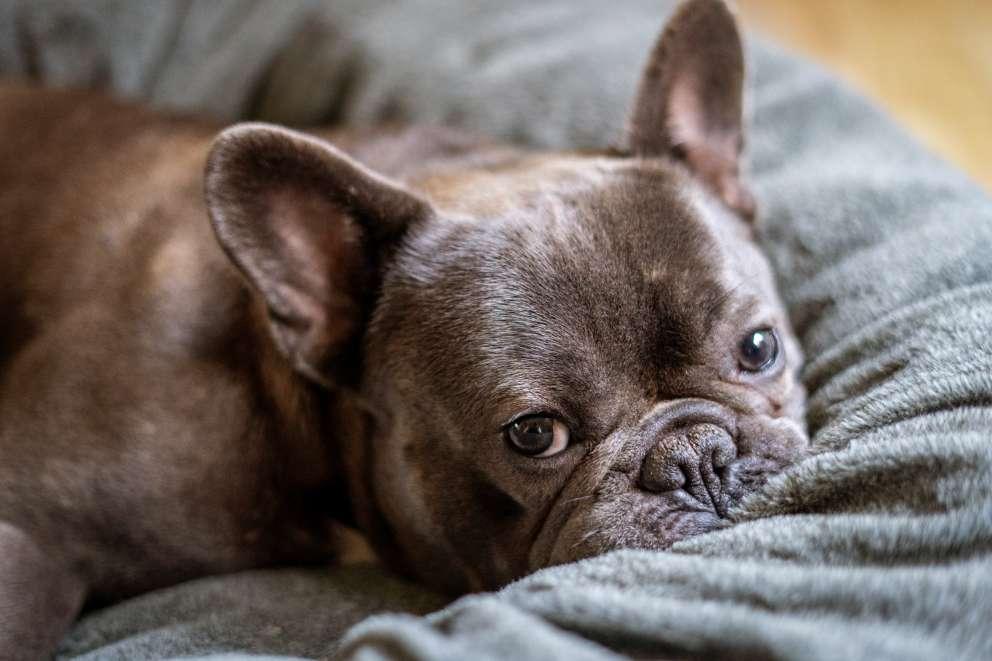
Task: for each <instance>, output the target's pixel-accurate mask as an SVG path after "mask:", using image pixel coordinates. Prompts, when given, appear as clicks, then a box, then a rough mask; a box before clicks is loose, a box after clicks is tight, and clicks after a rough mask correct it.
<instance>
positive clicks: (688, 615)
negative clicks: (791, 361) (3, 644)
mask: <svg viewBox="0 0 992 661" xmlns="http://www.w3.org/2000/svg"><path fill="white" fill-rule="evenodd" d="M28 4H30V5H31V8H30V9H25V7H26V6H27V5H28ZM17 5H20V6H21V11H22V12H23V13H22V15H21V16H20V17H19V18H17V20H13V19H11V18H10V17H12V16H13V13H14V10H15V8H16V6H17ZM670 6H671V3H667V2H662V1H660V0H624V1H622V2H614V3H603V2H601V0H550V1H542V2H532V1H529V0H501V1H500V2H495V1H494V2H488V3H487V2H482V1H481V0H472V1H469V0H404V1H403V2H390V1H388V0H361V1H358V0H336V1H334V2H327V3H324V4H322V5H320V6H319V7H317V6H316V5H314V4H312V3H299V4H288V3H283V2H271V3H260V2H243V1H239V0H233V1H232V2H226V3H216V2H183V3H174V4H169V5H166V6H165V7H164V8H163V5H162V3H158V2H156V1H155V0H148V1H144V0H143V1H132V2H122V3H114V2H107V1H105V2H99V3H96V2H87V3H85V4H84V3H73V4H72V5H67V4H65V3H56V4H52V3H49V2H39V0H30V3H29V2H27V0H25V2H21V3H18V2H14V3H8V4H6V5H2V6H0V70H6V71H8V72H10V71H21V72H29V73H30V72H33V73H34V74H35V75H37V76H40V77H43V78H47V79H50V80H62V78H59V76H56V75H54V74H53V73H52V72H59V71H64V70H66V69H67V68H69V69H71V66H77V67H78V68H79V69H80V70H81V71H82V73H80V71H76V73H74V74H73V75H74V76H76V78H75V79H72V80H77V81H78V80H82V81H84V82H90V81H91V79H89V78H87V76H86V75H84V74H86V73H87V71H86V70H85V68H86V66H98V65H99V66H102V67H103V69H104V71H105V72H109V73H104V74H103V77H102V78H97V79H95V80H96V81H97V82H105V83H108V84H110V85H111V86H112V87H114V88H115V89H117V90H119V91H121V92H123V93H126V94H129V95H131V96H136V97H138V98H145V99H150V100H152V101H153V102H156V103H159V104H160V105H171V106H173V107H182V108H186V109H191V110H196V111H202V112H209V113H213V114H214V115H215V116H218V117H225V118H231V117H235V116H249V115H250V116H254V117H262V118H267V119H274V120H279V121H289V122H312V121H320V120H333V121H343V122H346V123H352V124H368V123H373V122H376V121H380V120H383V119H391V120H403V121H405V120H413V121H426V122H434V123H448V124H454V125H458V126H463V127H468V128H471V129H474V130H478V131H482V132H487V133H491V134H494V135H497V136H500V137H503V138H506V139H510V140H516V141H523V142H527V143H531V144H535V145H541V146H552V147H562V146H599V145H603V144H604V143H607V142H610V141H614V140H616V139H617V138H618V137H619V135H620V130H619V129H620V127H621V126H622V123H623V119H624V114H625V110H626V105H627V103H628V101H629V99H630V96H631V94H632V92H633V88H634V84H635V82H636V79H637V76H638V74H639V71H640V68H641V66H642V63H643V59H644V57H645V55H646V53H647V50H648V48H649V45H650V44H651V42H652V41H653V39H654V37H655V35H656V34H657V31H658V28H659V26H660V24H661V20H662V18H663V16H664V13H665V10H666V8H668V7H670ZM211 8H212V9H211ZM46 12H47V13H46ZM142 12H145V14H142ZM77 14H78V15H85V16H86V17H88V18H86V20H85V21H83V23H84V24H86V25H92V26H97V27H92V28H88V29H91V31H92V32H93V33H94V34H99V35H104V37H105V39H104V41H103V42H101V41H100V40H99V39H90V40H89V41H87V37H86V30H81V29H75V28H73V29H70V28H67V27H66V26H70V27H71V26H72V25H73V19H71V18H68V19H67V18H65V16H72V15H77ZM24 15H28V16H27V18H24ZM53 16H62V17H63V21H62V22H61V23H60V22H59V21H58V20H55V19H53V18H52V17H53ZM141 16H145V17H146V18H145V19H142V18H141ZM127 17H131V18H127ZM134 17H138V18H134ZM8 19H9V20H8ZM46 21H47V22H46ZM87 21H88V23H87ZM125 24H126V25H131V26H136V27H134V28H133V31H132V32H127V31H125V32H123V33H122V32H118V31H117V28H118V27H119V26H121V25H125ZM39 25H40V26H42V27H44V26H46V25H47V26H53V25H54V26H59V25H61V26H62V28H61V29H63V30H66V31H67V32H68V33H69V34H70V35H71V36H73V38H74V39H75V41H73V40H72V39H68V40H67V39H58V40H50V41H49V42H46V41H45V38H46V35H47V34H55V35H58V34H59V31H58V29H55V28H51V32H49V33H46V32H45V31H44V30H42V29H40V28H38V27H37V26H39ZM108 25H109V26H111V27H107V26H108ZM163 34H164V36H163ZM138 36H140V39H138V38H137V37H138ZM240 36H244V38H243V39H239V37H240ZM137 42H141V43H137ZM25 44H29V45H32V46H31V47H32V48H33V49H34V51H33V52H34V53H35V55H34V56H31V57H25V56H24V55H23V51H24V45H25ZM750 46H751V52H750V62H751V79H750V80H751V83H750V93H749V99H750V132H749V137H750V141H749V159H750V175H751V180H752V182H753V184H754V188H755V191H756V193H757V196H758V199H759V201H760V203H761V208H762V213H761V219H760V221H759V230H760V236H761V241H762V243H763V244H764V246H765V247H766V248H767V250H768V252H769V254H770V255H771V257H772V260H773V263H774V264H775V266H776V268H777V272H778V274H779V279H780V284H781V288H782V292H783V294H784V297H785V299H786V301H787V303H788V306H789V309H790V313H791V315H792V317H793V319H794V322H795V324H796V327H797V330H798V332H799V334H800V337H801V340H802V343H803V346H804V349H805V352H806V355H807V360H808V363H807V366H806V369H805V371H804V381H805V383H806V384H807V386H808V388H809V391H810V399H809V414H808V420H809V425H810V431H811V432H812V434H813V442H814V445H815V448H816V451H817V453H816V455H815V456H813V457H811V458H810V459H808V460H807V461H805V462H803V463H801V464H800V465H798V466H796V467H795V468H794V469H792V470H790V471H788V472H787V473H785V474H783V475H781V476H780V477H778V478H777V479H775V480H773V481H772V482H771V483H770V484H769V485H768V487H767V488H766V489H765V490H764V491H763V492H762V493H760V494H759V495H758V496H756V497H755V498H753V499H752V500H750V501H749V502H748V503H746V504H745V506H743V507H742V508H741V509H740V510H739V511H738V512H737V513H736V515H735V516H736V518H737V519H738V520H739V523H738V524H737V525H735V526H733V527H732V528H730V529H727V530H725V531H721V532H718V533H712V534H708V535H704V536H701V537H698V538H695V539H691V540H688V541H685V542H683V543H681V544H679V545H677V546H676V547H675V548H673V549H672V550H671V551H669V552H665V553H656V552H639V551H623V552H617V553H613V554H609V555H606V556H603V557H600V558H595V559H591V560H588V561H585V562H580V563H576V564H574V565H569V566H563V567H557V568H552V569H548V570H545V571H543V572H539V573H538V574H536V575H534V576H531V577H529V578H526V579H523V580H521V581H520V582H518V583H516V584H514V585H511V586H509V587H507V588H505V589H504V590H502V591H501V592H498V593H495V594H489V595H476V596H470V597H466V598H464V599H462V600H459V601H457V602H455V603H454V604H452V605H450V606H448V607H447V608H446V609H444V610H441V611H440V612H437V613H435V614H433V615H430V616H428V617H426V618H425V617H418V616H414V615H411V614H408V613H407V614H399V615H380V616H376V617H374V618H372V619H369V620H367V621H365V622H363V623H361V624H359V625H357V626H356V627H354V628H352V629H351V630H350V631H349V632H348V633H347V634H346V635H345V637H344V639H343V642H342V643H341V647H340V648H338V653H339V654H340V655H341V656H342V657H343V658H354V659H362V660H368V659H380V658H394V657H395V658H405V659H410V658H416V659H428V658H429V659H464V658H473V659H486V658H493V659H495V658H516V659H528V658H534V659H556V658H561V659H609V658H616V656H617V655H633V656H643V657H672V658H683V657H690V658H728V659H736V658H742V657H746V658H761V659H763V658H776V659H793V658H794V659H816V658H824V659H827V658H831V659H833V658H846V659H887V658H892V659H932V658H956V659H982V658H992V627H990V625H989V623H990V622H992V201H990V200H989V198H988V197H987V196H986V195H985V194H984V193H983V192H982V191H981V190H980V189H979V188H978V187H977V186H976V185H974V184H973V183H972V182H970V181H969V180H968V179H966V178H965V177H964V176H963V175H961V174H959V173H958V172H957V171H956V170H954V169H953V168H951V167H949V166H947V165H946V164H944V163H942V162H941V161H940V160H939V159H937V158H935V157H933V156H931V155H929V154H928V153H927V152H926V151H925V150H923V149H922V148H921V147H919V146H918V145H917V144H916V143H915V142H914V141H913V140H912V139H910V138H909V137H907V136H906V135H905V134H904V133H903V132H902V131H901V130H900V129H899V128H897V127H896V126H894V125H893V123H892V122H891V121H889V120H888V119H886V118H885V117H884V116H883V115H882V114H880V113H879V112H878V111H877V110H876V109H875V108H874V107H872V106H871V104H869V103H867V102H865V101H864V100H862V99H861V98H860V97H858V96H857V95H855V94H853V93H851V92H850V91H849V90H847V89H845V88H844V86H843V85H841V84H839V83H838V82H836V81H835V80H834V79H832V78H831V77H830V76H828V75H826V74H824V73H823V72H822V71H820V70H818V69H817V68H816V67H814V66H812V65H809V64H806V63H802V62H799V61H797V60H796V59H795V58H793V57H791V56H789V55H786V54H783V53H782V52H780V51H779V50H777V49H776V48H774V47H772V46H770V45H768V44H766V43H764V42H762V41H758V40H751V41H750ZM60 48H61V49H63V50H62V51H60V50H59V49H60ZM71 48H75V49H77V51H76V52H77V55H75V64H74V65H73V64H71V62H70V61H71V60H72V59H73V57H72V52H74V51H71ZM67 49H70V50H67ZM38 53H44V56H43V57H39V56H38ZM65 53H69V55H66V54H65ZM78 53H88V54H89V55H87V56H86V57H89V58H90V59H89V60H85V61H84V59H83V57H82V56H81V55H78ZM139 56H140V57H145V58H146V59H145V60H140V61H139V59H136V58H139ZM60 58H62V59H60ZM62 60H65V61H62ZM32 62H33V64H32ZM39 62H45V63H47V64H45V66H44V67H43V66H41V64H39ZM59 62H61V64H59ZM87 62H90V63H91V64H89V65H87V64H86V63H87ZM142 62H151V64H141V63H142ZM92 63H96V64H92ZM101 63H102V64H101ZM46 67H47V68H46ZM211 80H212V81H218V84H217V86H216V88H212V87H211V83H210V82H209V81H211ZM135 81H137V82H135ZM195 81H202V82H200V83H198V84H194V82H195ZM221 83H222V84H221ZM166 102H168V104H166ZM352 571H354V570H339V571H337V572H334V573H331V574H327V573H320V572H318V573H311V574H305V573H300V572H295V571H290V572H286V573H282V574H279V573H271V574H262V575H245V576H235V577H230V578H215V579H208V580H206V581H200V582H196V583H193V584H190V585H186V586H179V587H177V588H173V589H171V590H167V591H164V592H162V593H157V594H152V595H147V596H145V597H142V598H139V599H136V600H134V601H132V602H129V603H126V604H122V605H119V606H116V607H114V608H111V609H108V610H106V611H103V612H97V613H93V614H91V615H90V616H88V618H87V619H85V620H84V621H83V622H82V623H81V624H80V625H79V627H77V629H76V630H75V631H74V632H73V634H72V635H71V636H70V638H69V639H68V640H67V641H66V644H65V646H64V647H63V652H62V653H63V655H64V656H65V657H72V656H75V655H78V654H84V653H86V654H89V655H90V658H129V659H137V658H155V657H168V656H174V655H190V654H207V653H211V652H236V651H241V652H244V653H255V654H262V653H265V654H289V655H297V656H307V657H318V656H321V655H325V654H328V653H330V651H331V650H332V649H334V646H335V641H336V639H337V636H338V634H339V633H340V632H341V631H342V630H343V629H344V628H345V627H346V626H347V625H348V624H350V623H351V622H353V621H355V620H357V619H358V618H359V616H360V614H361V613H372V612H376V611H378V610H382V609H384V608H385V609H390V610H397V611H409V610H413V611H415V612H417V611H418V606H419V607H423V606H426V605H427V604H428V603H429V599H430V598H429V597H427V596H425V595H422V594H418V593H416V592H415V591H413V592H409V593H407V592H406V588H401V587H399V585H397V584H395V583H390V582H389V581H388V580H387V579H386V578H384V577H383V576H382V575H380V574H378V573H375V572H371V570H363V571H364V572H365V573H358V574H353V573H351V572H352ZM260 576H261V578H260ZM258 581H261V582H262V584H264V586H265V587H264V589H260V588H259V585H260V584H259V583H258ZM383 582H385V583H386V584H388V585H390V586H391V587H390V588H389V589H388V590H391V592H389V596H383V595H384V594H386V593H385V592H383V590H384V588H383V585H384V583H383ZM357 586H361V589H356V588H357ZM409 589H410V590H413V588H409ZM411 600H412V601H411ZM420 610H422V609H420ZM267 626H272V627H278V628H279V633H278V634H277V635H272V636H267V635H266V634H265V632H266V630H267V629H266V628H265V627H267ZM269 631H275V629H269Z"/></svg>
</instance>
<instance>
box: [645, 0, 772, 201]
mask: <svg viewBox="0 0 992 661" xmlns="http://www.w3.org/2000/svg"><path fill="white" fill-rule="evenodd" d="M743 85H744V51H743V47H742V45H741V36H740V32H739V31H738V29H737V21H736V20H735V18H734V16H733V14H732V13H731V11H730V9H729V8H728V7H727V5H726V3H724V2H723V1H722V0H688V1H687V2H685V3H683V4H682V5H681V6H680V7H679V8H678V9H677V10H676V12H675V14H674V15H673V16H672V18H671V19H670V20H669V22H668V24H667V25H666V27H665V30H664V31H663V32H662V34H661V37H659V39H658V41H657V43H656V44H655V47H654V50H653V51H652V52H651V56H650V58H649V60H648V63H647V67H646V68H645V70H644V74H643V75H642V77H641V82H640V86H639V88H638V92H637V97H636V100H635V102H634V106H633V109H632V112H631V115H630V122H629V127H628V133H627V146H628V149H629V150H630V151H631V152H632V153H634V154H636V155H641V156H666V155H667V156H673V157H675V158H677V159H679V160H681V161H682V162H684V163H685V164H686V165H687V166H688V167H689V169H690V170H691V171H692V172H693V173H694V174H695V175H696V177H698V178H699V179H700V180H701V181H702V182H703V183H704V184H705V185H706V186H707V187H708V188H709V189H710V190H711V191H712V192H713V193H714V194H715V195H717V196H718V197H719V198H720V199H721V200H723V202H724V203H725V204H726V205H727V206H728V207H730V208H731V209H733V210H735V211H736V212H737V213H739V214H740V215H741V216H743V217H744V218H748V219H750V218H752V217H753V216H754V198H753V197H752V196H751V193H750V192H749V191H748V190H747V188H746V187H745V185H744V184H743V182H742V181H741V179H740V174H739V160H740V153H741V148H742V145H743V129H742V124H743V108H742V98H743Z"/></svg>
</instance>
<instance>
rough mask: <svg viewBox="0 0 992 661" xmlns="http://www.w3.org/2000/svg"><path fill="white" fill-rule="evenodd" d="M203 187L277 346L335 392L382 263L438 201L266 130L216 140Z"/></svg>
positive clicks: (245, 129) (292, 136)
mask: <svg viewBox="0 0 992 661" xmlns="http://www.w3.org/2000/svg"><path fill="white" fill-rule="evenodd" d="M205 189H206V199H207V208H208V210H209V212H210V218H211V220H212V222H213V227H214V231H215V233H216V235H217V239H218V241H219V242H220V245H221V246H222V247H223V248H224V251H225V252H226V253H227V255H228V257H229V258H230V259H231V261H232V262H234V264H235V265H236V266H237V267H238V268H239V269H240V270H241V272H242V273H243V274H244V275H245V276H246V278H247V279H248V281H249V283H250V284H251V285H252V286H253V287H254V289H255V290H256V291H257V292H258V294H260V295H261V297H262V298H263V299H264V300H265V303H266V306H267V309H268V313H269V325H270V330H271V332H272V337H273V338H274V340H275V343H276V345H277V346H278V348H279V349H280V351H282V353H283V354H285V355H286V356H287V357H288V358H289V359H290V361H291V362H292V364H293V366H294V367H295V368H296V369H297V371H299V372H300V373H301V374H303V375H304V376H306V377H308V378H310V379H311V380H313V381H315V382H317V383H321V384H323V385H329V384H330V383H332V382H333V381H334V375H335V368H336V366H337V365H336V362H337V359H338V358H340V357H341V356H342V354H343V353H346V352H348V351H350V350H351V349H352V348H353V347H355V346H356V345H357V342H358V341H360V335H361V333H362V331H363V329H364V326H365V322H366V320H367V318H368V314H369V313H370V310H371V306H372V304H373V297H374V295H375V293H376V291H377V290H378V286H379V279H380V277H381V266H382V264H381V262H382V259H383V256H384V255H385V254H386V253H387V252H388V249H389V248H390V247H391V246H393V245H395V244H396V243H397V242H398V241H399V240H400V238H401V237H402V236H403V235H404V233H405V232H406V230H407V228H408V227H409V226H410V225H411V224H412V223H416V222H418V221H419V220H422V219H424V218H426V217H427V216H429V215H430V214H431V213H432V210H431V207H430V205H429V204H428V203H427V202H426V201H425V200H423V199H422V198H420V197H418V196H417V195H415V194H414V193H412V192H410V191H408V190H406V189H404V188H403V187H402V186H400V185H399V184H397V183H394V182H391V181H389V180H387V179H386V178H384V177H382V176H380V175H378V174H376V173H374V172H372V171H370V170H368V169H367V168H365V167H364V166H362V165H360V164H359V163H357V162H356V161H355V160H353V159H352V158H350V157H349V156H347V155H346V154H344V153H343V152H341V151H339V150H338V149H336V148H335V147H333V146H332V145H330V144H329V143H326V142H323V141H321V140H318V139H316V138H312V137H310V136H307V135H304V134H302V133H297V132H295V131H290V130H288V129H284V128H280V127H277V126H271V125H266V124H241V125H238V126H234V127H232V128H230V129H227V130H226V131H224V132H223V133H221V134H220V136H218V137H217V139H216V140H215V141H214V145H213V148H212V149H211V152H210V157H209V159H208V161H207V171H206V181H205Z"/></svg>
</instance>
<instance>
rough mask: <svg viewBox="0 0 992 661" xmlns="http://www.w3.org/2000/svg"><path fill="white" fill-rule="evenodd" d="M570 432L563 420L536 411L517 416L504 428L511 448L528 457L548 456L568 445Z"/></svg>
mask: <svg viewBox="0 0 992 661" xmlns="http://www.w3.org/2000/svg"><path fill="white" fill-rule="evenodd" d="M569 436H570V433H569V430H568V427H567V426H566V425H565V423H564V422H562V421H561V420H559V419H558V418H555V417H553V416H550V415H546V414H543V413H538V414H535V415H525V416H523V417H521V418H517V419H516V420H514V421H513V422H511V423H510V424H509V426H507V428H506V439H507V441H509V443H510V445H511V446H513V449H514V450H516V451H517V452H519V453H520V454H525V455H527V456H528V457H550V456H552V455H556V454H558V453H559V452H561V451H562V450H564V449H565V448H567V447H568V439H569Z"/></svg>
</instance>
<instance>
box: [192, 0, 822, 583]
mask: <svg viewBox="0 0 992 661" xmlns="http://www.w3.org/2000/svg"><path fill="white" fill-rule="evenodd" d="M742 78H743V55H742V52H741V43H740V38H739V35H738V32H737V29H736V26H735V22H734V20H733V17H732V16H731V15H730V13H729V12H728V10H727V8H726V7H725V5H724V4H723V3H722V2H719V1H717V0H693V1H691V2H688V3H686V4H684V5H683V6H682V7H681V9H680V10H679V11H678V12H677V13H676V15H675V16H674V18H673V19H672V20H671V22H670V23H669V26H668V27H667V29H666V30H665V32H664V34H663V35H662V38H661V39H660V40H659V42H658V45H657V46H656V48H655V50H654V52H653V53H652V55H651V58H650V61H649V63H648V66H647V68H646V70H645V73H644V76H643V78H642V82H641V85H640V89H639V91H638V95H637V98H636V101H635V104H634V107H633V112H632V115H631V120H630V127H629V132H628V144H627V146H626V149H625V150H624V151H622V152H617V153H602V154H525V153H519V152H516V153H512V154H509V153H504V155H503V156H501V157H499V158H488V159H486V158H483V159H475V160H474V161H471V162H469V163H467V164H466V165H465V167H461V168H447V169H444V170H439V171H433V170H428V171H426V172H423V173H421V174H420V175H418V176H417V177H415V178H413V179H411V180H410V181H408V182H405V184H404V185H401V184H399V183H396V182H393V181H389V180H387V179H385V178H383V177H381V176H379V175H377V174H375V173H373V172H371V171H369V170H367V169H365V168H364V167H363V166H361V165H359V164H358V163H356V162H354V161H353V160H351V159H350V158H349V157H347V156H345V155H344V154H342V153H341V152H339V151H337V150H336V149H335V148H333V147H332V146H330V145H328V144H326V143H322V142H320V141H317V140H314V139H312V138H307V137H304V136H302V135H300V134H297V133H293V132H289V131H286V130H283V129H277V128H274V127H265V126H260V125H248V126H243V127H236V128H234V129H231V130H229V131H227V132H225V133H224V134H223V135H222V136H221V137H220V138H219V139H218V142H217V143H216V145H215V148H214V151H213V153H212V155H211V159H210V164H209V167H208V176H207V192H208V202H209V206H210V209H211V214H212V218H213V221H214V224H215V228H216V230H217V235H218V237H219V239H220V242H221V244H222V245H223V246H224V248H225V249H226V251H227V252H228V254H229V255H230V256H231V258H232V259H233V261H234V262H235V263H236V264H237V265H238V266H239V267H240V268H241V269H242V271H243V272H244V273H245V274H246V276H247V277H248V279H249V281H250V282H251V283H252V284H253V285H254V287H255V288H256V290H257V291H258V292H259V294H260V297H261V298H262V299H263V300H264V302H265V303H266V305H267V308H268V313H269V324H270V326H271V331H272V336H273V338H274V339H275V342H276V344H277V346H278V347H279V348H280V349H281V350H282V352H283V353H284V354H285V355H286V356H287V357H288V358H289V360H290V361H291V362H292V364H293V365H294V366H295V368H296V369H297V370H298V371H299V372H300V373H301V374H304V375H306V376H307V377H309V378H310V379H311V380H312V381H314V382H317V383H319V384H322V385H323V386H325V387H330V388H334V389H338V390H344V389H349V388H350V389H351V391H352V392H354V393H356V394H355V396H354V397H352V399H353V400H354V401H361V402H363V407H364V408H363V410H365V411H366V412H367V413H366V414H364V415H357V414H352V415H350V416H347V415H346V416H345V417H344V418H342V417H341V416H340V415H338V416H337V417H336V418H335V420H338V421H339V424H338V427H337V428H334V429H329V430H327V431H326V433H327V434H328V439H327V440H328V442H338V443H346V444H348V445H349V446H350V447H349V448H348V453H347V454H348V457H349V458H350V459H349V469H348V471H349V475H350V479H351V481H352V485H351V489H352V493H353V496H354V499H355V507H356V510H357V514H358V518H359V520H360V521H361V522H362V525H363V527H364V528H365V529H366V530H367V531H369V532H370V533H371V535H372V536H373V538H374V539H375V540H376V542H377V544H378V546H379V548H380V550H382V551H383V552H384V553H385V555H386V556H387V557H391V558H393V559H394V560H395V561H396V562H397V563H398V564H400V565H403V566H406V567H407V568H408V569H410V570H411V571H413V572H414V573H416V574H417V575H419V576H421V577H422V578H424V579H426V580H428V581H430V582H432V583H434V584H436V585H440V586H442V587H446V588H450V589H454V590H460V589H466V588H482V587H492V586H495V585H499V584H501V583H503V582H506V581H508V580H510V579H512V578H515V577H517V576H520V575H522V574H524V573H527V572H528V571H531V570H534V569H537V568H540V567H543V566H547V565H550V564H555V563H560V562H565V561H569V560H573V559H577V558H581V557H585V556H589V555H592V554H596V553H600V552H603V551H605V550H608V549H611V548H616V547H642V548H665V547H667V546H669V545H671V544H672V543H673V542H675V541H677V540H679V539H682V538H684V537H686V536H688V535H692V534H695V533H700V532H704V531H707V530H711V529H713V528H716V527H719V526H721V525H723V523H724V522H725V521H726V520H727V518H726V517H727V513H728V510H729V509H731V508H732V507H733V506H734V505H735V504H737V503H738V502H739V501H740V499H741V498H742V497H743V496H744V495H746V494H747V493H749V492H750V491H752V490H753V489H754V488H755V487H756V486H757V485H758V484H760V483H761V482H762V481H763V480H764V479H765V478H766V477H767V476H768V475H769V474H771V473H772V472H775V471H777V470H780V469H781V468H782V467H783V466H784V465H786V464H787V463H789V462H790V461H792V460H794V459H795V457H796V456H797V455H798V454H799V453H801V452H802V451H803V449H804V448H805V447H806V440H805V437H804V433H803V431H802V423H801V417H802V403H803V391H802V388H801V386H800V385H799V384H798V382H797V371H798V367H799V364H800V361H801V357H800V352H799V348H798V345H797V343H796V341H795V339H794V337H793V335H792V332H791V330H790V328H789V323H788V320H787V319H786V316H785V312H784V310H783V306H782V304H781V303H780V301H779V298H778V296H777V294H776V292H775V288H774V283H773V277H772V274H771V271H770V268H769V265H768V263H767V261H766V260H765V258H764V257H763V255H762V254H761V253H760V251H759V250H758V248H757V247H756V245H755V244H754V242H753V240H752V236H751V235H752V228H751V226H750V222H751V220H750V219H751V216H752V214H753V203H752V201H751V197H750V195H749V194H748V192H747V190H746V189H745V187H744V185H743V184H742V182H741V179H740V177H739V175H738V157H739V153H740V150H741V144H742V131H741V124H742V120H741V94H742ZM415 191H416V192H415ZM355 366H357V370H356V369H355ZM356 410H357V409H356ZM343 419H347V420H348V421H349V422H347V424H344V423H340V421H341V420H343Z"/></svg>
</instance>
